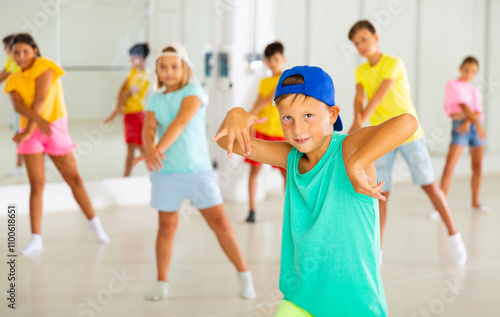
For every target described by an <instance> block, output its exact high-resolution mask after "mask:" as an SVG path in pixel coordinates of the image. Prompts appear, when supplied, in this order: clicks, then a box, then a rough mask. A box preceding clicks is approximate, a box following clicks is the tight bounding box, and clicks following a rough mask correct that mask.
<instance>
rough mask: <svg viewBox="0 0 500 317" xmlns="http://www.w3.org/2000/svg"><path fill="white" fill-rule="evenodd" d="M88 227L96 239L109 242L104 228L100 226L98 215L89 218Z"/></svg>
mask: <svg viewBox="0 0 500 317" xmlns="http://www.w3.org/2000/svg"><path fill="white" fill-rule="evenodd" d="M88 227H89V230H91V231H93V232H94V233H95V234H96V236H97V240H98V241H99V242H102V243H109V241H110V239H109V237H108V235H107V234H106V231H104V228H103V227H102V224H101V220H99V217H97V216H95V217H94V218H92V219H90V220H89V224H88Z"/></svg>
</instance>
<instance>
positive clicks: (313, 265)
mask: <svg viewBox="0 0 500 317" xmlns="http://www.w3.org/2000/svg"><path fill="white" fill-rule="evenodd" d="M275 103H276V106H277V108H278V111H279V114H280V120H281V126H282V129H283V133H284V136H285V138H286V140H287V141H288V142H267V141H263V140H258V139H254V138H251V137H250V135H249V132H248V131H249V128H250V126H252V125H253V124H255V123H261V122H263V121H265V120H266V118H262V119H260V118H258V117H257V116H254V115H251V114H248V113H247V112H245V111H244V110H243V109H242V108H234V109H232V110H230V111H229V112H228V113H227V115H226V118H225V119H224V121H223V122H222V124H221V127H220V128H219V131H218V133H217V135H216V136H215V138H214V140H215V141H217V143H218V144H219V146H221V147H222V148H224V149H227V151H228V156H229V157H230V156H231V155H232V153H233V151H234V153H236V154H239V155H243V156H245V157H248V158H250V159H252V160H255V161H259V162H262V163H266V164H271V165H275V166H279V167H282V168H286V169H287V183H286V194H285V207H284V216H283V236H282V250H281V272H280V290H281V292H282V293H283V294H284V296H285V298H284V300H283V301H282V303H281V304H280V306H279V307H278V310H277V312H276V314H275V316H311V315H313V316H316V317H321V316H387V304H386V301H385V293H384V288H383V286H382V280H381V277H380V272H379V264H378V263H379V256H380V254H379V247H380V230H379V214H378V201H377V199H385V198H384V197H383V196H382V195H381V193H380V192H381V188H382V185H383V183H379V184H377V177H376V173H375V167H374V165H373V162H374V161H375V160H376V159H377V158H379V157H381V156H382V155H384V154H386V153H388V152H390V151H392V150H393V149H394V148H396V147H397V146H399V145H400V144H402V143H404V142H405V141H406V139H408V138H409V137H410V136H411V135H412V134H413V133H414V132H415V131H416V129H417V128H418V123H417V120H416V119H415V117H414V116H412V115H410V114H403V115H401V116H398V117H395V118H393V119H391V120H388V121H386V122H384V123H382V124H380V125H378V126H372V127H366V128H362V129H359V130H357V131H356V132H354V133H353V134H351V135H349V136H347V135H341V134H339V133H338V132H337V131H341V130H342V121H341V120H340V117H339V111H340V109H339V107H338V106H337V105H335V90H334V86H333V82H332V79H331V77H330V76H329V75H328V74H327V73H325V72H324V71H323V70H322V69H321V68H318V67H310V66H297V67H294V68H292V69H289V70H286V71H285V72H284V73H283V74H282V75H281V78H280V80H279V82H278V86H277V88H276V93H275ZM235 141H236V142H237V143H238V144H236V145H235V144H234V142H235Z"/></svg>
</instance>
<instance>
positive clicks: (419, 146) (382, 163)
mask: <svg viewBox="0 0 500 317" xmlns="http://www.w3.org/2000/svg"><path fill="white" fill-rule="evenodd" d="M398 151H399V152H400V153H401V154H402V155H403V158H404V160H405V161H406V164H407V165H408V167H409V169H410V172H411V176H412V179H413V183H414V184H415V185H420V186H424V185H429V184H432V183H434V181H435V180H436V177H435V175H434V169H433V167H432V161H431V157H430V155H429V152H428V151H427V147H426V146H425V137H421V138H419V139H418V140H415V141H413V142H410V143H406V144H403V145H400V146H399V147H397V148H396V149H394V150H393V151H391V152H389V153H387V154H386V155H384V156H382V157H381V158H379V159H378V160H376V161H375V168H376V169H377V177H378V181H379V182H382V181H383V182H384V186H383V190H384V191H388V190H390V189H391V181H392V167H393V165H394V159H395V158H396V153H397V152H398Z"/></svg>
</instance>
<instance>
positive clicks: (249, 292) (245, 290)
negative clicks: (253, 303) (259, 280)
mask: <svg viewBox="0 0 500 317" xmlns="http://www.w3.org/2000/svg"><path fill="white" fill-rule="evenodd" d="M238 280H239V281H240V285H241V287H240V296H241V297H242V298H244V299H252V298H255V296H257V293H256V292H255V288H254V286H253V279H252V272H250V271H246V272H238Z"/></svg>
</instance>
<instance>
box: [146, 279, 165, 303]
mask: <svg viewBox="0 0 500 317" xmlns="http://www.w3.org/2000/svg"><path fill="white" fill-rule="evenodd" d="M167 295H168V282H164V281H156V283H155V285H154V286H153V288H152V289H151V290H150V291H149V293H147V294H146V296H145V298H146V299H147V300H150V301H154V302H156V301H159V300H160V299H163V298H165V297H167Z"/></svg>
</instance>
